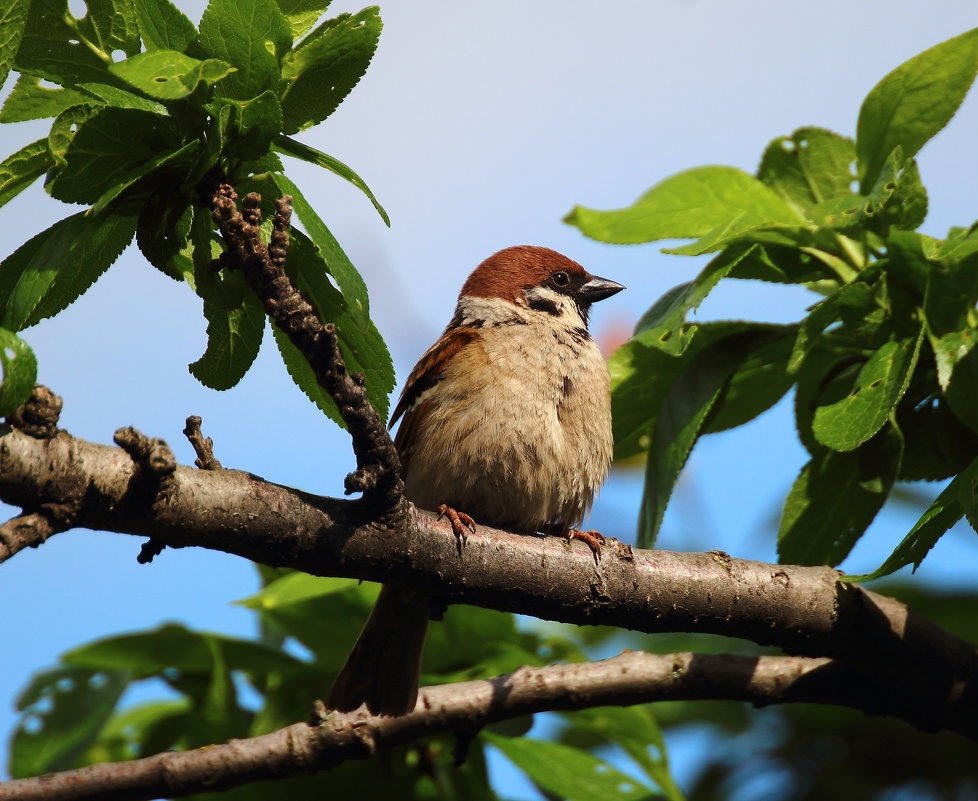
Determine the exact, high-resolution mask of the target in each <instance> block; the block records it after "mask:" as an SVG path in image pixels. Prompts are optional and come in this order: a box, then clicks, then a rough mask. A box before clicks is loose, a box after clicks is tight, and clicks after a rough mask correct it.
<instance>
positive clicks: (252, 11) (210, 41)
mask: <svg viewBox="0 0 978 801" xmlns="http://www.w3.org/2000/svg"><path fill="white" fill-rule="evenodd" d="M291 45H292V34H291V31H290V29H289V24H288V22H287V21H286V19H285V16H284V15H283V14H282V12H281V11H280V10H279V7H278V5H276V3H275V0H211V2H210V3H209V4H208V5H207V9H206V10H205V11H204V15H203V16H202V17H201V19H200V35H199V36H198V37H197V39H196V40H195V42H194V44H193V46H192V47H193V50H192V55H195V56H196V55H202V56H203V57H210V58H216V59H219V60H220V61H225V62H227V63H228V64H231V65H232V66H234V67H237V70H238V71H237V72H233V73H231V74H230V75H228V77H226V78H225V79H224V80H223V81H221V83H220V84H219V87H220V92H221V94H222V95H223V96H224V97H230V98H234V99H237V100H247V99H248V98H249V97H254V96H255V95H257V94H260V93H261V92H264V91H265V90H266V89H273V90H274V89H277V88H278V82H279V78H280V75H281V73H280V69H279V63H280V61H281V59H282V58H283V56H284V55H285V53H286V52H287V51H288V49H289V47H290V46H291Z"/></svg>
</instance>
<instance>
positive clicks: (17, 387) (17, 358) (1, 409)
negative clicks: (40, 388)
mask: <svg viewBox="0 0 978 801" xmlns="http://www.w3.org/2000/svg"><path fill="white" fill-rule="evenodd" d="M0 368H2V378H3V380H2V382H0V417H9V416H10V415H12V414H13V413H14V412H15V411H17V410H18V409H19V408H20V407H21V406H23V404H24V402H25V401H26V400H27V399H28V398H29V397H30V396H31V391H32V390H33V389H34V382H35V381H37V359H36V358H34V352H33V351H32V350H31V349H30V347H28V345H27V343H26V342H24V340H22V339H21V338H20V337H19V336H17V335H16V334H14V333H13V332H11V331H8V330H7V329H5V328H0Z"/></svg>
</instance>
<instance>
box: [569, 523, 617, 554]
mask: <svg viewBox="0 0 978 801" xmlns="http://www.w3.org/2000/svg"><path fill="white" fill-rule="evenodd" d="M564 536H565V537H567V539H569V540H580V541H581V542H583V543H584V544H585V545H587V547H588V548H590V549H591V553H592V554H594V561H595V562H597V561H598V560H599V559H601V546H602V545H604V544H605V543H606V542H607V541H608V539H607V537H605V536H604V534H602V533H601V532H600V531H595V530H594V529H590V530H588V531H578V530H577V529H576V528H569V529H567V531H566V532H564Z"/></svg>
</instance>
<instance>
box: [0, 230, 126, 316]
mask: <svg viewBox="0 0 978 801" xmlns="http://www.w3.org/2000/svg"><path fill="white" fill-rule="evenodd" d="M135 230H136V218H135V217H122V216H115V215H112V216H108V217H105V218H97V217H93V216H92V215H89V214H87V213H85V212H80V213H78V214H74V215H72V216H71V217H66V218H65V219H63V220H61V221H60V222H57V223H55V224H54V225H52V226H51V227H50V228H48V229H47V230H46V231H42V232H41V233H40V234H38V235H37V236H34V237H32V238H31V239H29V240H28V241H27V242H25V243H24V244H23V245H21V246H20V247H19V248H17V250H15V251H14V252H13V253H12V254H11V255H9V256H8V257H7V258H6V259H4V260H3V262H0V325H2V326H3V327H4V328H8V329H10V330H11V331H19V330H21V329H22V328H28V327H30V326H32V325H34V324H35V323H37V322H38V321H40V320H43V319H44V318H45V317H51V316H53V315H55V314H57V313H58V312H60V311H61V310H62V309H64V308H65V307H66V306H68V305H69V304H70V303H73V302H74V301H75V300H76V299H77V298H78V297H80V296H81V295H82V294H84V292H85V291H86V290H87V289H88V288H89V287H90V286H91V285H92V284H93V283H94V282H95V280H96V279H97V278H98V277H99V276H100V275H101V274H102V273H103V272H105V271H106V270H107V269H108V268H109V266H110V265H111V264H112V263H113V262H114V261H115V260H116V259H117V258H118V257H119V254H120V253H122V251H123V250H124V249H125V247H126V245H128V244H129V242H130V241H132V237H133V234H134V233H135Z"/></svg>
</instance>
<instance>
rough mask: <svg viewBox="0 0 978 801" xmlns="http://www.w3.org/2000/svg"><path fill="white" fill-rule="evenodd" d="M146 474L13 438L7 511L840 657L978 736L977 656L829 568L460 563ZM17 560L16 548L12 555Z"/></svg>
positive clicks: (515, 542)
mask: <svg viewBox="0 0 978 801" xmlns="http://www.w3.org/2000/svg"><path fill="white" fill-rule="evenodd" d="M136 470H137V467H136V465H135V464H134V463H133V462H132V460H131V459H128V458H119V451H118V449H116V448H112V447H107V446H103V445H94V444H91V443H87V442H84V441H82V440H78V439H74V438H73V437H71V436H70V435H68V434H67V433H66V432H61V433H59V434H58V435H57V436H56V437H54V438H52V439H50V440H36V439H34V438H32V437H29V436H27V435H25V434H23V433H22V432H19V431H16V430H14V431H10V432H8V433H7V434H6V435H4V436H3V437H0V500H4V501H7V502H10V503H14V504H18V505H21V504H22V501H23V499H25V498H29V499H32V500H33V501H34V502H39V503H60V502H63V500H64V498H66V497H72V493H77V487H78V486H84V487H86V488H87V491H86V493H85V503H84V504H83V506H82V508H81V509H80V510H79V513H78V518H77V525H79V526H85V527H88V528H95V529H103V530H107V531H116V532H121V533H129V534H136V535H147V534H151V535H152V536H154V537H156V538H158V539H159V540H161V541H162V542H164V543H166V544H167V545H170V546H176V547H184V546H189V545H199V546H203V547H206V548H211V549H215V550H220V551H224V552H226V553H233V554H237V555H240V556H243V557H246V558H248V559H251V560H253V561H256V562H261V563H263V564H267V565H271V566H287V567H292V568H295V569H298V570H303V571H305V572H307V573H311V574H314V575H321V576H344V577H352V578H359V579H366V580H370V581H381V582H396V583H398V584H400V585H402V586H405V587H410V588H413V589H417V590H421V591H424V592H427V593H428V594H431V595H436V596H439V597H441V598H443V599H444V600H445V601H446V602H449V603H466V604H474V605H477V606H483V607H487V608H492V609H499V610H503V611H508V612H519V613H523V614H529V615H534V616H536V617H540V618H544V619H548V620H558V621H563V622H567V623H577V624H594V625H610V626H618V627H621V628H629V629H634V630H637V631H644V632H650V633H654V632H670V631H671V632H675V631H690V632H707V633H713V634H722V635H726V636H731V637H740V638H743V639H748V640H752V641H754V642H757V643H760V644H762V645H775V646H778V647H780V648H782V649H783V650H785V651H787V652H789V653H792V654H799V655H805V656H816V657H831V658H834V659H837V660H839V661H841V662H844V663H845V664H847V665H849V666H850V667H853V668H855V669H858V670H860V671H862V672H863V673H864V674H865V675H867V676H870V677H872V680H873V681H874V682H876V683H878V684H880V685H882V686H884V687H886V688H889V689H890V690H892V691H897V692H900V693H903V699H904V707H905V709H906V710H907V719H908V720H910V721H911V722H912V723H914V725H917V726H918V727H921V728H924V729H929V730H934V729H940V728H946V729H950V730H952V731H956V732H959V733H962V734H965V735H967V736H970V737H978V651H976V648H975V646H974V645H972V644H970V643H967V642H964V641H963V640H960V639H958V638H956V637H954V636H952V635H950V634H949V633H948V632H946V631H943V630H942V629H940V628H938V627H937V626H935V625H933V624H932V623H930V622H929V621H927V620H925V619H924V618H922V617H920V616H919V615H916V614H914V613H913V612H911V611H910V610H908V609H907V608H906V607H905V606H904V605H903V604H901V603H898V602H897V601H895V600H893V599H890V598H885V597H883V596H880V595H877V594H875V593H872V592H869V591H867V590H864V589H862V588H861V587H858V586H852V585H840V584H839V583H838V581H837V577H838V575H839V574H838V572H837V571H835V570H832V569H830V568H827V567H798V566H790V565H769V564H764V563H761V562H751V561H747V560H740V559H732V558H730V557H728V556H726V555H725V554H722V553H719V552H712V553H705V554H688V553H671V552H667V551H643V550H638V549H635V550H633V549H631V548H629V547H627V546H623V545H621V544H617V545H613V546H612V547H609V548H607V549H606V552H605V554H604V557H603V558H602V559H601V562H600V563H599V564H597V565H596V564H595V563H594V561H593V560H592V559H591V553H590V550H589V549H588V548H587V547H586V546H585V545H583V544H580V543H573V544H572V543H569V542H566V541H563V540H559V539H557V538H555V537H532V536H526V535H519V534H513V533H510V532H505V531H498V530H493V529H489V528H486V527H480V529H479V530H478V531H477V532H475V533H474V534H470V535H469V538H468V541H467V543H466V546H465V549H464V551H463V552H462V554H461V555H459V553H458V552H457V550H456V547H455V537H454V534H453V533H452V531H451V528H450V526H449V525H448V524H447V523H445V522H443V521H439V520H437V519H436V518H435V516H434V515H433V514H431V513H427V512H421V511H417V512H416V515H415V516H416V521H417V522H416V526H415V527H412V528H411V529H410V530H408V529H405V528H403V527H398V526H393V525H390V524H389V523H385V522H384V521H383V520H380V521H378V520H364V518H363V515H362V514H360V513H359V512H358V511H357V510H356V509H352V508H351V507H350V504H349V502H346V501H341V500H336V499H331V498H322V497H318V496H314V495H309V494H307V493H303V492H300V491H298V490H294V489H290V488H288V487H283V486H280V485H277V484H272V483H269V482H265V481H263V480H261V479H259V478H258V477H256V476H254V475H251V474H249V473H244V472H241V471H237V470H222V471H204V470H196V469H193V468H190V467H183V466H178V467H177V468H176V470H174V472H173V474H172V476H171V478H170V482H169V489H168V491H167V493H166V495H165V498H164V499H163V500H162V501H161V502H158V503H154V504H150V505H147V504H145V503H138V502H130V500H129V499H130V495H131V494H132V493H134V492H135V491H136V490H135V489H134V482H133V476H134V474H135V472H136ZM10 552H11V549H8V553H10Z"/></svg>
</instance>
